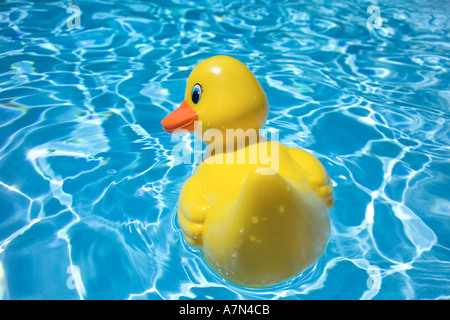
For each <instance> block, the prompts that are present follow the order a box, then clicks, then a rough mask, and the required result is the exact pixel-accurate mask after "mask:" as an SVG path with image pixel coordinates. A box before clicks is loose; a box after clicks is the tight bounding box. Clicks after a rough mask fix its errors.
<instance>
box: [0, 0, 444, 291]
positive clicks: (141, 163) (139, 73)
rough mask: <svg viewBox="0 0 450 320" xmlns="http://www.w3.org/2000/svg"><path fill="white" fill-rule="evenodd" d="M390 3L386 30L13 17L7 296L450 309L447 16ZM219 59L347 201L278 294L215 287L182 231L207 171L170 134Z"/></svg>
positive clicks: (87, 7)
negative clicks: (196, 180) (183, 159)
mask: <svg viewBox="0 0 450 320" xmlns="http://www.w3.org/2000/svg"><path fill="white" fill-rule="evenodd" d="M377 3H378V4H377V6H378V7H379V9H380V17H381V19H382V20H381V21H382V23H381V26H380V28H379V29H377V28H373V29H370V28H368V27H367V21H368V18H370V16H371V14H370V13H367V7H368V6H369V5H372V2H370V1H364V0H360V1H356V2H355V1H346V0H341V1H323V0H317V1H315V3H314V4H311V2H306V1H277V2H272V1H263V0H253V1H247V2H245V3H243V2H242V1H240V0H235V1H226V2H224V1H214V2H212V3H211V2H208V1H196V2H195V3H194V2H187V3H186V2H181V1H178V0H172V1H168V2H164V3H163V2H160V1H159V2H158V1H154V2H147V1H133V2H129V1H122V2H117V1H110V0H104V1H101V2H98V1H97V2H92V1H79V2H78V5H79V7H80V10H81V13H82V14H81V17H80V29H72V30H69V29H68V27H67V19H68V18H69V16H70V14H68V13H67V3H66V2H65V1H49V2H46V3H43V2H39V1H13V0H9V1H4V2H2V3H1V4H0V168H1V171H0V208H1V210H2V213H1V214H2V219H1V222H0V298H1V299H28V298H39V299H53V298H58V299H102V298H106V299H108V298H112V299H439V298H443V299H448V297H449V296H450V291H449V287H450V284H449V280H448V279H449V249H450V238H449V236H448V235H449V232H448V231H449V230H448V226H449V225H450V201H449V198H448V192H446V190H447V189H448V187H447V186H448V184H449V181H450V176H449V172H450V166H449V161H448V158H449V156H450V148H449V145H450V138H449V137H450V135H449V132H450V126H449V123H450V121H449V120H450V113H449V110H450V104H449V101H450V99H449V98H450V93H449V92H450V90H449V86H448V84H449V82H450V81H449V80H450V76H449V70H450V56H449V45H448V44H449V40H450V39H449V36H448V35H449V31H450V30H449V26H448V19H449V14H448V12H450V10H449V9H450V7H449V4H448V3H447V2H445V1H444V2H442V1H440V2H436V1H414V0H409V1H396V0H394V1H392V0H391V1H378V2H377ZM216 54H229V55H232V56H234V57H236V58H238V59H240V60H242V61H243V62H244V63H245V64H246V65H248V66H249V68H250V69H251V70H252V71H253V72H254V73H255V75H256V76H257V77H258V79H259V81H260V82H261V84H262V86H263V87H264V89H265V91H266V93H267V95H268V98H269V102H270V105H271V112H270V115H269V119H268V121H267V124H266V127H267V128H268V129H271V128H274V129H279V130H280V140H281V141H282V142H283V143H286V144H287V145H289V146H296V147H301V148H304V149H306V150H309V151H311V152H312V153H314V154H315V155H316V156H317V157H318V158H319V159H320V160H321V161H322V163H323V164H324V166H325V167H326V168H327V171H328V172H329V173H330V176H331V178H332V180H333V185H334V188H335V197H336V201H335V207H334V208H333V209H332V211H331V219H332V234H331V239H330V243H329V245H328V248H327V250H326V252H325V253H324V255H323V256H322V258H321V259H320V260H319V261H318V262H317V264H316V265H314V266H313V267H312V268H311V269H309V270H307V271H306V272H305V273H303V274H301V275H299V276H298V277H296V278H294V279H291V280H290V281H287V282H285V283H282V284H279V285H277V286H275V287H273V288H269V289H264V290H261V289H259V290H256V289H246V288H242V287H237V286H234V285H231V284H229V283H227V282H226V281H224V280H223V279H221V278H220V277H218V276H217V274H216V273H215V272H214V271H213V270H211V269H210V267H209V266H208V265H207V264H206V263H205V261H204V260H203V258H202V257H201V255H200V254H199V252H198V251H197V250H195V249H192V248H191V247H189V246H188V245H187V244H186V243H185V242H184V240H183V238H182V236H181V232H180V229H179V226H178V223H177V220H176V215H175V209H176V203H177V199H178V194H179V192H180V189H181V186H182V184H183V182H184V181H185V180H186V179H187V178H188V177H189V176H190V174H191V173H192V171H193V169H194V168H195V166H196V162H195V161H194V162H193V163H192V164H191V165H184V164H183V165H176V163H175V162H174V159H173V157H172V154H171V151H172V148H173V146H174V144H175V142H174V141H172V140H171V137H170V136H169V135H167V134H166V133H164V132H162V130H161V128H160V120H161V119H162V118H163V117H164V116H165V115H166V114H167V113H168V112H169V111H171V110H173V109H174V108H175V107H176V106H177V104H178V103H179V102H181V101H182V100H183V97H184V89H185V81H186V78H187V77H188V75H189V73H190V71H191V70H192V68H193V67H194V66H195V65H196V64H197V63H198V62H199V61H201V60H202V59H205V58H208V57H210V56H212V55H216ZM185 142H186V143H187V144H189V143H190V141H189V139H188V138H187V137H186V138H185ZM195 157H196V159H197V158H198V155H195Z"/></svg>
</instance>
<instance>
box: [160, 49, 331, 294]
mask: <svg viewBox="0 0 450 320" xmlns="http://www.w3.org/2000/svg"><path fill="white" fill-rule="evenodd" d="M268 113H269V105H268V101H267V98H266V95H265V93H264V91H263V89H262V87H261V85H260V84H259V82H258V81H257V80H256V78H255V76H254V75H253V74H252V72H251V71H250V70H249V69H248V68H247V67H246V66H245V65H244V64H243V63H241V62H240V61H238V60H236V59H234V58H231V57H228V56H215V57H212V58H209V59H206V60H204V61H202V62H201V63H200V64H198V65H197V66H196V67H195V68H194V70H193V71H192V73H191V74H190V76H189V78H188V80H187V87H186V93H185V99H184V101H183V103H182V104H181V106H180V107H179V108H178V109H176V110H175V111H173V112H172V113H171V114H169V115H168V116H167V117H166V118H164V119H163V120H162V122H161V123H162V125H163V128H164V130H165V131H167V132H170V133H174V132H176V131H177V130H180V129H184V130H188V131H194V133H195V135H196V136H197V137H198V138H200V139H201V140H202V141H204V142H205V143H206V144H207V147H208V146H210V145H211V144H212V143H214V144H215V148H214V150H212V151H211V150H210V151H211V152H210V153H209V154H208V157H206V158H205V159H204V161H203V162H202V163H201V164H200V165H199V166H198V167H197V168H196V170H195V172H194V174H193V175H192V176H191V177H190V178H189V179H188V180H187V181H186V183H185V184H184V185H183V187H182V190H181V192H180V197H179V203H178V205H179V206H178V221H179V224H180V226H181V229H182V231H183V235H184V237H185V239H186V240H187V242H188V243H189V244H191V245H192V246H195V247H197V248H198V249H199V250H200V252H201V253H202V254H203V256H204V258H205V259H206V261H207V262H208V263H209V265H210V266H211V267H212V268H213V269H214V270H216V271H217V272H218V273H219V274H220V275H221V276H222V277H223V278H225V279H226V280H228V281H230V282H232V283H235V284H238V285H241V286H245V287H254V288H261V287H267V286H271V285H275V284H277V283H280V282H282V281H285V280H288V279H290V278H292V277H294V276H296V275H298V274H299V273H301V272H303V271H304V270H305V269H307V268H308V267H310V266H311V265H312V264H314V263H315V262H316V261H317V260H318V258H319V257H320V256H321V255H322V253H323V252H324V250H325V248H326V246H327V243H328V238H329V234H330V218H329V214H328V209H329V208H331V207H332V206H333V202H334V198H333V188H332V185H331V181H330V179H329V176H328V174H327V172H326V171H325V169H324V167H323V166H322V164H321V163H320V162H319V160H317V159H316V158H315V157H314V156H312V155H311V154H310V153H308V152H306V151H304V150H300V149H296V148H289V147H287V146H285V145H283V144H281V143H279V142H277V141H268V140H266V139H264V138H262V137H261V136H260V135H258V134H257V133H259V129H261V128H262V127H263V125H264V123H265V121H266V118H267V116H268ZM211 132H212V134H211ZM252 132H256V139H254V137H252V135H251V133H252ZM231 133H233V134H231ZM227 134H228V135H227ZM213 136H214V138H215V139H214V141H213V139H212V137H213ZM218 137H221V138H222V139H223V140H222V141H220V139H218ZM219 147H222V148H219ZM207 150H208V148H207ZM268 150H271V152H272V153H271V159H272V161H267V154H268ZM263 154H265V155H266V157H264V156H263Z"/></svg>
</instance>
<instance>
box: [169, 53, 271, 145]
mask: <svg viewBox="0 0 450 320" xmlns="http://www.w3.org/2000/svg"><path fill="white" fill-rule="evenodd" d="M268 113H269V104H268V101H267V97H266V94H265V93H264V91H263V89H262V87H261V85H260V84H259V82H258V80H256V78H255V76H254V75H253V73H252V72H251V71H250V70H249V69H248V68H247V67H246V66H245V65H244V64H243V63H242V62H240V61H239V60H236V59H234V58H231V57H228V56H215V57H212V58H209V59H206V60H204V61H202V62H201V63H200V64H198V65H197V66H196V67H195V68H194V70H192V72H191V74H190V76H189V78H188V80H187V86H186V92H185V96H184V101H183V103H182V104H181V106H180V107H179V108H178V109H176V110H175V111H173V112H172V113H170V114H169V115H168V116H167V117H166V118H164V119H163V120H162V121H161V124H162V126H163V128H164V130H165V131H167V132H169V133H172V132H174V131H175V130H177V129H185V130H188V131H194V123H195V122H196V121H199V122H200V123H201V126H197V128H199V129H198V130H197V129H196V130H195V131H194V133H195V135H196V136H197V137H198V138H199V139H201V140H202V141H205V139H204V137H205V136H204V134H205V132H207V130H209V129H215V130H219V131H220V132H221V133H222V135H223V137H225V136H226V130H227V129H233V130H238V129H242V130H243V131H247V130H248V129H254V130H256V132H259V129H261V128H262V127H263V126H264V123H265V121H266V119H267V115H268Z"/></svg>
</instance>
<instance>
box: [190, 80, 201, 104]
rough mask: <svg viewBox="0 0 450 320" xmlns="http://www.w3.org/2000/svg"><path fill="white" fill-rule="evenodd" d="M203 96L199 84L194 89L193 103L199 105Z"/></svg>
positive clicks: (192, 94)
mask: <svg viewBox="0 0 450 320" xmlns="http://www.w3.org/2000/svg"><path fill="white" fill-rule="evenodd" d="M201 96H202V87H201V86H200V85H199V84H198V83H197V84H196V85H195V86H194V88H192V93H191V98H192V102H193V103H195V104H197V103H198V102H199V101H200V97H201Z"/></svg>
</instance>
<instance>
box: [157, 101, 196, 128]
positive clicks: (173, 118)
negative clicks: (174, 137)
mask: <svg viewBox="0 0 450 320" xmlns="http://www.w3.org/2000/svg"><path fill="white" fill-rule="evenodd" d="M197 119H198V113H197V112H196V111H194V110H192V109H191V107H190V106H189V105H188V103H187V102H186V101H183V103H182V104H181V106H179V107H178V109H176V110H174V111H173V112H172V113H170V114H169V115H168V116H167V117H165V118H164V119H163V120H162V121H161V124H162V126H163V129H164V130H165V131H166V132H168V133H172V132H174V131H175V130H177V129H185V130H188V131H194V121H195V120H197Z"/></svg>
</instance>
